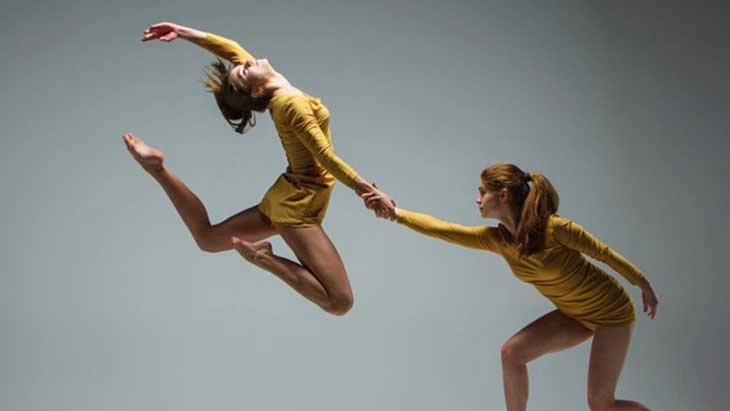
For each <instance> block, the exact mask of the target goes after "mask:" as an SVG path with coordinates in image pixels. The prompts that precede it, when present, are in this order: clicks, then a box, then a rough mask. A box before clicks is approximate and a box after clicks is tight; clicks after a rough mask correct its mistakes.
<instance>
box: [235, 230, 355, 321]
mask: <svg viewBox="0 0 730 411" xmlns="http://www.w3.org/2000/svg"><path fill="white" fill-rule="evenodd" d="M276 228H277V231H278V232H279V234H280V235H281V236H282V238H283V239H284V241H286V243H287V244H288V245H289V247H291V249H292V251H294V254H295V255H296V256H297V258H298V259H299V262H300V263H299V264H298V263H295V262H293V261H291V260H288V259H286V258H283V257H280V256H277V255H275V254H273V252H272V250H271V244H270V243H268V242H262V243H259V244H252V243H251V242H249V241H245V240H243V239H239V238H234V239H232V241H233V244H234V246H235V248H236V250H237V251H238V252H239V253H240V254H241V256H243V258H245V259H246V260H247V261H249V262H251V263H253V264H255V265H256V266H258V267H260V268H263V269H264V270H266V271H268V272H270V273H272V274H274V275H276V276H277V277H279V278H280V279H281V280H282V281H284V282H285V283H287V284H288V285H289V286H290V287H292V288H293V289H294V290H296V291H297V292H298V293H299V294H301V295H302V296H304V297H305V298H307V299H308V300H310V301H312V302H313V303H315V304H317V305H318V306H320V307H321V308H322V309H323V310H325V311H326V312H328V313H330V314H333V315H344V314H345V313H347V312H348V311H349V310H350V308H351V307H352V304H353V296H352V289H351V288H350V282H349V280H348V278H347V273H346V272H345V266H344V264H343V263H342V259H341V258H340V255H339V254H338V253H337V249H335V246H334V244H332V242H331V241H330V239H329V237H327V234H326V233H325V232H324V230H322V228H321V227H306V228H292V227H286V226H276Z"/></svg>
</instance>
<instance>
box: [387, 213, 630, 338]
mask: <svg viewBox="0 0 730 411" xmlns="http://www.w3.org/2000/svg"><path fill="white" fill-rule="evenodd" d="M397 221H398V222H399V223H400V224H403V225H405V226H407V227H409V228H411V229H413V230H415V231H418V232H420V233H422V234H425V235H428V236H431V237H435V238H439V239H442V240H445V241H449V242H451V243H455V244H459V245H462V246H465V247H470V248H478V249H483V250H488V251H492V252H494V253H497V254H499V255H501V256H502V257H504V259H505V260H506V261H507V264H508V265H509V267H510V269H511V270H512V272H513V273H514V275H515V276H516V277H517V278H518V279H520V280H522V281H524V282H527V283H529V284H532V285H533V286H535V288H537V290H538V291H539V292H540V293H541V294H542V295H544V296H545V297H547V298H548V299H549V300H550V301H551V302H552V303H553V304H554V305H555V306H556V307H557V308H558V309H559V310H560V311H562V312H563V313H564V314H566V315H568V316H570V317H572V318H574V319H576V320H577V321H579V322H580V323H581V324H582V325H583V326H585V327H586V328H588V329H590V330H595V329H596V328H598V327H601V326H617V325H625V324H628V323H631V322H632V321H634V320H635V319H636V312H635V310H634V305H633V303H632V301H631V297H629V295H628V293H626V291H625V290H624V288H623V287H622V286H621V285H620V284H619V283H618V281H617V280H616V279H615V278H613V277H612V276H610V275H608V274H607V273H606V272H604V271H603V270H601V269H600V268H598V267H596V266H595V265H593V264H591V263H590V262H589V261H587V260H586V259H585V258H584V257H583V254H586V255H588V256H590V257H593V258H595V259H597V260H599V261H602V262H604V263H606V264H608V265H609V266H610V267H611V268H613V269H614V270H616V272H618V273H619V274H621V275H622V276H624V277H625V278H626V279H627V280H628V281H629V282H630V283H631V284H637V283H638V281H639V280H640V279H641V278H642V277H643V274H642V273H641V271H639V269H638V268H636V267H635V266H634V265H632V264H631V263H630V262H629V261H628V260H626V259H625V258H624V257H622V256H621V255H620V254H618V253H617V252H615V251H614V250H612V249H611V248H610V247H608V246H607V245H606V244H604V243H603V242H601V241H600V240H598V239H597V238H595V237H594V236H592V235H591V234H590V233H588V232H587V231H586V230H585V229H584V228H583V227H581V226H580V225H578V224H576V223H574V222H572V221H571V220H569V219H567V218H563V217H560V216H558V215H552V216H550V218H549V220H548V225H547V233H546V234H547V236H546V242H545V248H544V249H543V250H542V251H540V252H538V253H535V254H532V255H530V256H529V257H522V256H520V255H519V252H518V250H517V248H516V247H515V245H514V244H513V243H512V242H511V241H509V239H510V238H511V235H510V233H509V232H508V231H507V229H506V228H505V227H504V226H502V225H500V226H498V227H490V226H476V227H467V226H463V225H460V224H453V223H448V222H445V221H441V220H438V219H436V218H434V217H431V216H429V215H426V214H421V213H416V212H413V211H408V210H403V209H398V217H397ZM582 253H583V254H582Z"/></svg>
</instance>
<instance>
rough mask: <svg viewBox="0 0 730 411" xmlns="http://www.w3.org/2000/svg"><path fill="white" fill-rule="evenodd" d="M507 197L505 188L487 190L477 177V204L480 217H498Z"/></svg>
mask: <svg viewBox="0 0 730 411" xmlns="http://www.w3.org/2000/svg"><path fill="white" fill-rule="evenodd" d="M506 199H507V190H498V191H489V190H488V189H487V188H486V187H485V186H484V182H483V181H481V179H479V195H478V196H477V205H478V206H479V213H480V214H481V216H482V218H500V217H501V216H502V211H503V210H504V207H505V203H506Z"/></svg>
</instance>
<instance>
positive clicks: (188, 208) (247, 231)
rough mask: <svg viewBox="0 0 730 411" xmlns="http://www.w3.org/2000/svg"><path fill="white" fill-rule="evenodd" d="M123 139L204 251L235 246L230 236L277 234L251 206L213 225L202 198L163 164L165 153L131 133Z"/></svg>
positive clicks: (254, 237)
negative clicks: (158, 185) (163, 192)
mask: <svg viewBox="0 0 730 411" xmlns="http://www.w3.org/2000/svg"><path fill="white" fill-rule="evenodd" d="M124 142H125V143H126V145H127V149H128V150H129V152H130V154H132V157H134V159H135V160H137V162H138V163H139V164H140V165H141V166H142V168H144V169H145V171H147V172H148V173H149V174H150V175H151V176H152V177H153V178H154V179H155V180H156V181H157V182H158V183H159V184H160V186H162V189H163V190H165V193H167V196H168V197H169V198H170V200H171V201H172V204H173V205H174V206H175V209H176V210H177V212H178V214H179V215H180V217H181V218H182V220H183V222H184V223H185V225H186V226H187V227H188V230H190V233H191V234H192V236H193V239H194V240H195V242H196V244H198V247H200V249H201V250H203V251H207V252H219V251H225V250H231V249H233V246H232V244H231V237H232V236H237V237H239V238H243V239H246V240H248V241H258V240H262V239H264V238H267V237H270V236H272V235H274V234H276V229H274V227H272V226H271V225H270V224H269V223H268V222H267V221H266V219H265V218H264V217H263V215H262V214H261V212H259V211H258V209H256V207H251V208H249V209H247V210H244V211H242V212H240V213H238V214H236V215H234V216H231V217H229V218H228V219H226V220H225V221H223V222H221V223H219V224H215V225H212V224H211V223H210V218H209V217H208V212H207V211H206V209H205V206H204V205H203V203H202V202H201V201H200V199H199V198H198V197H197V196H196V195H195V193H193V192H192V191H190V189H188V187H187V186H185V184H184V183H183V182H182V181H181V180H180V179H179V178H177V176H175V175H174V174H172V173H171V172H170V171H169V170H168V169H167V167H165V165H164V155H163V154H162V152H161V151H160V150H157V149H155V148H152V147H150V146H148V145H147V144H145V143H144V142H143V141H142V140H140V139H138V138H136V137H134V136H133V135H132V134H129V133H127V134H124Z"/></svg>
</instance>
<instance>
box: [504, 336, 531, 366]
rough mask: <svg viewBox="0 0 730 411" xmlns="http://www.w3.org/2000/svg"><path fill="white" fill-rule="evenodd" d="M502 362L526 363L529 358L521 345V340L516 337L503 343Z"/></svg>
mask: <svg viewBox="0 0 730 411" xmlns="http://www.w3.org/2000/svg"><path fill="white" fill-rule="evenodd" d="M500 351H501V354H502V362H503V363H504V362H507V363H511V364H525V363H527V360H526V358H525V355H524V352H523V349H522V347H520V343H519V340H518V339H516V338H510V339H509V340H507V342H505V343H504V344H502V348H501V350H500Z"/></svg>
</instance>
